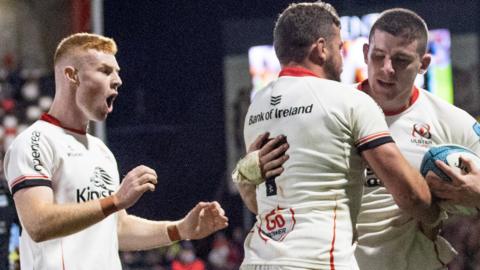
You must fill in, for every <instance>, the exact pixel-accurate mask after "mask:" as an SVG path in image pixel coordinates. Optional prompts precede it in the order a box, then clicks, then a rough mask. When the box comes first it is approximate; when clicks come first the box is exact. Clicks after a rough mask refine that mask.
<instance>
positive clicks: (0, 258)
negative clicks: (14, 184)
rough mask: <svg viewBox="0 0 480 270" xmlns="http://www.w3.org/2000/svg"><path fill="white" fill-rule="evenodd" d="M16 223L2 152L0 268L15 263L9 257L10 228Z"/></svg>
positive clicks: (0, 165)
mask: <svg viewBox="0 0 480 270" xmlns="http://www.w3.org/2000/svg"><path fill="white" fill-rule="evenodd" d="M13 223H18V217H17V213H16V211H15V205H14V204H13V200H12V196H11V195H10V192H9V190H8V185H7V181H5V178H4V176H3V154H2V155H1V156H0V269H9V261H11V262H10V263H11V264H13V263H15V258H14V257H12V258H11V260H10V259H9V252H10V251H9V244H10V228H11V226H12V224H13Z"/></svg>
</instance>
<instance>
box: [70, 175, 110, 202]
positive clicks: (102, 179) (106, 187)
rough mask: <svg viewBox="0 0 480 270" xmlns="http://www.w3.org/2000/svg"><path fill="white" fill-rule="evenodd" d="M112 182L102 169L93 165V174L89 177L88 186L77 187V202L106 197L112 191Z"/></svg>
mask: <svg viewBox="0 0 480 270" xmlns="http://www.w3.org/2000/svg"><path fill="white" fill-rule="evenodd" d="M113 184H114V181H113V179H112V177H111V176H110V175H108V173H107V172H106V171H105V170H104V169H102V168H100V167H95V169H94V171H93V175H92V176H91V177H90V186H87V187H85V188H82V189H77V202H78V203H80V202H86V201H90V200H95V199H100V198H104V197H108V196H110V195H112V194H113V192H114V190H113Z"/></svg>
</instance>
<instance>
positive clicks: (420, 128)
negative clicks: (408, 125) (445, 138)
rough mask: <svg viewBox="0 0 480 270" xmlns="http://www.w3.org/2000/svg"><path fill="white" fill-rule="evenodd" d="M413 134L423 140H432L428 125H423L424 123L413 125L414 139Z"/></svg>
mask: <svg viewBox="0 0 480 270" xmlns="http://www.w3.org/2000/svg"><path fill="white" fill-rule="evenodd" d="M415 134H418V135H420V136H421V137H423V138H425V139H431V138H432V134H430V126H429V125H428V124H424V123H421V124H414V125H413V131H412V136H413V137H416V135H415Z"/></svg>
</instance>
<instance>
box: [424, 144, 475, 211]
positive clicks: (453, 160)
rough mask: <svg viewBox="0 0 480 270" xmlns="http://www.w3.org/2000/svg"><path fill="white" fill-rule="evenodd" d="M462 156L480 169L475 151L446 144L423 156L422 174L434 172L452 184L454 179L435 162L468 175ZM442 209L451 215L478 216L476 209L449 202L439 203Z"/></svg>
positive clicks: (430, 150) (431, 149) (433, 148)
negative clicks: (440, 162)
mask: <svg viewBox="0 0 480 270" xmlns="http://www.w3.org/2000/svg"><path fill="white" fill-rule="evenodd" d="M460 156H462V157H465V158H467V159H469V160H471V161H473V162H474V163H475V165H476V166H477V167H478V168H480V157H478V156H477V155H476V154H475V153H474V152H473V151H471V150H469V149H468V148H465V147H463V146H460V145H454V144H444V145H439V146H435V147H432V148H430V149H429V150H428V151H427V153H425V155H424V156H423V160H422V164H421V165H420V172H421V174H422V175H423V176H424V177H425V176H426V175H427V173H428V172H429V171H433V172H434V173H435V174H437V175H438V176H439V177H440V178H441V179H442V180H444V181H447V182H452V179H450V177H449V176H448V175H446V174H445V173H444V172H443V171H442V170H441V169H440V168H439V167H437V165H436V164H435V160H441V161H443V162H445V163H446V164H447V165H448V166H450V167H452V168H454V169H456V170H458V171H459V172H462V173H468V171H467V168H466V166H465V164H462V162H461V160H460ZM438 204H439V206H440V208H442V209H443V210H445V211H447V212H448V213H451V214H457V215H466V216H473V215H477V214H478V211H477V209H476V208H474V207H465V206H461V205H457V204H453V203H451V202H449V201H439V202H438Z"/></svg>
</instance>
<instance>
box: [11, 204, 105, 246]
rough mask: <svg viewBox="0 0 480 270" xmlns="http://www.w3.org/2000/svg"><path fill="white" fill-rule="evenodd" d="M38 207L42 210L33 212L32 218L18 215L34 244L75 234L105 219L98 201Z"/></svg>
mask: <svg viewBox="0 0 480 270" xmlns="http://www.w3.org/2000/svg"><path fill="white" fill-rule="evenodd" d="M39 207H40V209H42V210H39V211H35V212H36V213H37V214H36V215H35V216H34V217H33V218H26V217H23V216H22V215H20V216H21V219H22V221H23V224H24V227H25V228H26V230H27V232H28V233H29V235H30V237H31V238H32V239H33V240H34V241H36V242H42V241H46V240H50V239H54V238H58V237H64V236H68V235H71V234H74V233H77V232H79V231H81V230H84V229H86V228H88V227H90V226H92V225H94V224H95V223H98V222H100V221H101V220H103V219H104V218H105V215H104V214H103V212H102V209H101V207H100V203H99V201H98V200H96V201H89V202H86V203H82V204H64V205H59V204H44V205H41V206H39ZM27 211H28V210H27ZM20 212H21V211H20ZM27 223H28V224H27Z"/></svg>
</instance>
